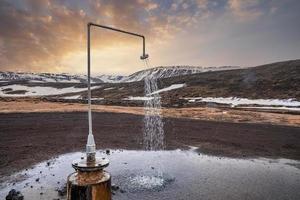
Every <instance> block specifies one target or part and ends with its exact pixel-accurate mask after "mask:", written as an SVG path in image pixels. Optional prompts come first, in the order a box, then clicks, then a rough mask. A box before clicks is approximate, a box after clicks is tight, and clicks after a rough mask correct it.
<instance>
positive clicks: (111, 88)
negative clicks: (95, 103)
mask: <svg viewBox="0 0 300 200" xmlns="http://www.w3.org/2000/svg"><path fill="white" fill-rule="evenodd" d="M113 89H115V88H114V87H110V88H105V89H104V90H113Z"/></svg>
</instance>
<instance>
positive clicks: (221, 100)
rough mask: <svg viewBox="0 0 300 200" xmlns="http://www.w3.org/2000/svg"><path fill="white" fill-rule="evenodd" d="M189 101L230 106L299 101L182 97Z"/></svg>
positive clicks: (284, 104) (287, 103) (287, 104)
mask: <svg viewBox="0 0 300 200" xmlns="http://www.w3.org/2000/svg"><path fill="white" fill-rule="evenodd" d="M184 99H186V100H188V101H189V102H207V103H219V104H229V105H231V106H232V107H235V106H239V105H261V106H287V107H298V106H300V102H299V101H295V100H294V99H247V98H238V97H190V98H184Z"/></svg>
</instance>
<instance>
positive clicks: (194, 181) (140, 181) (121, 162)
mask: <svg viewBox="0 0 300 200" xmlns="http://www.w3.org/2000/svg"><path fill="white" fill-rule="evenodd" d="M82 155H83V153H80V152H78V153H70V154H64V155H61V156H59V157H57V158H54V159H52V160H49V161H45V162H42V163H39V164H37V165H35V166H34V167H33V168H31V169H28V170H23V171H21V172H19V173H16V174H14V175H12V176H10V177H9V178H8V181H6V182H4V183H0V199H5V196H6V195H7V193H8V191H9V190H10V189H12V188H14V189H17V190H19V191H21V193H22V194H23V195H24V199H25V200H26V199H31V200H35V199H39V200H42V199H45V200H46V199H55V198H59V199H66V197H61V196H59V194H58V192H57V190H58V189H59V188H62V187H63V185H64V183H66V177H67V175H68V174H70V173H72V172H74V170H73V168H72V167H71V162H72V161H73V160H75V159H78V158H80V157H81V156H82ZM97 155H98V156H100V157H107V158H108V159H109V160H110V166H109V167H107V168H106V170H107V171H109V172H110V173H111V175H112V183H113V184H115V185H117V186H118V187H119V188H120V189H119V190H117V191H114V193H115V195H113V199H115V200H119V199H120V200H123V199H126V200H127V199H146V200H148V199H149V200H150V199H151V200H153V199H154V200H155V199H192V200H193V199H195V200H196V199H197V200H198V199H299V197H300V190H299V188H300V169H299V167H298V166H299V164H300V162H299V161H293V160H287V159H276V160H274V159H265V158H260V159H251V160H248V159H233V158H222V157H214V156H207V155H204V154H200V155H199V154H198V153H197V152H196V151H194V150H193V149H191V150H188V151H183V150H174V151H155V152H151V151H127V150H124V151H123V150H111V151H110V154H109V155H106V154H105V152H103V151H99V152H98V153H97ZM20 177H21V178H20Z"/></svg>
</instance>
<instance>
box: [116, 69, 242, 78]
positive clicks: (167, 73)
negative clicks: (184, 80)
mask: <svg viewBox="0 0 300 200" xmlns="http://www.w3.org/2000/svg"><path fill="white" fill-rule="evenodd" d="M239 68H240V67H234V66H222V67H192V66H172V67H155V68H151V69H145V70H142V71H138V72H135V73H133V74H131V75H129V76H127V77H126V76H125V77H123V78H122V79H121V82H134V81H141V80H143V79H144V78H145V77H147V76H153V77H155V78H169V77H175V76H183V75H189V74H195V73H202V72H208V71H221V70H232V69H239Z"/></svg>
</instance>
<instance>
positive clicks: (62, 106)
mask: <svg viewBox="0 0 300 200" xmlns="http://www.w3.org/2000/svg"><path fill="white" fill-rule="evenodd" d="M86 111H87V106H86V105H85V104H79V103H55V102H43V101H39V100H36V101H35V100H19V101H18V100H16V101H8V102H5V101H0V113H28V112H30V113H32V112H86ZM93 111H94V112H113V113H128V114H136V115H144V109H143V107H122V106H103V105H93ZM163 115H164V117H172V118H187V119H200V120H208V121H223V122H236V123H238V122H243V123H255V124H257V123H259V124H274V125H287V126H297V127H300V113H299V115H296V114H282V113H270V112H259V111H255V110H254V111H247V110H240V109H231V108H208V107H197V108H164V109H163Z"/></svg>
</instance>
